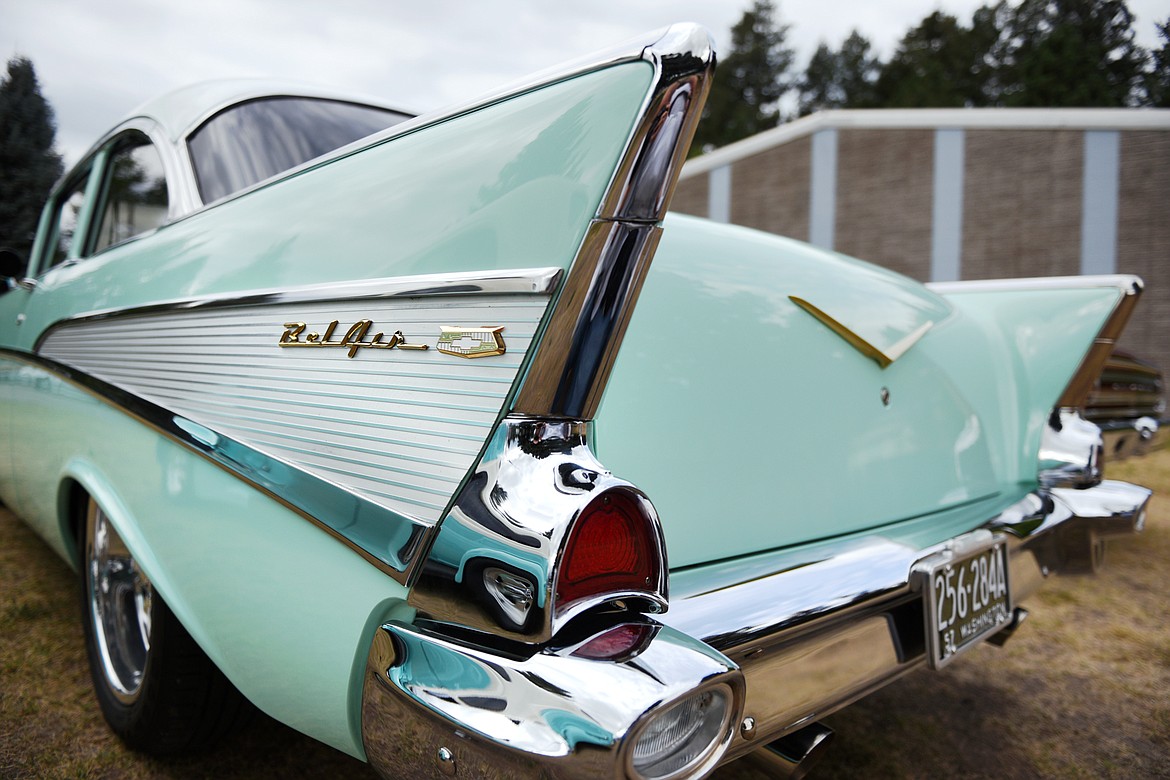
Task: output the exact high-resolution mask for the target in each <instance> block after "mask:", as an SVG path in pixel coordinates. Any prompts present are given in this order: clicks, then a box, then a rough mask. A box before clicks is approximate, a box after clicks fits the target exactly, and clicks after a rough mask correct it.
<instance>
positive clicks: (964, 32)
mask: <svg viewBox="0 0 1170 780" xmlns="http://www.w3.org/2000/svg"><path fill="white" fill-rule="evenodd" d="M1001 7H1002V4H1001ZM996 11H997V9H996V8H989V7H986V6H984V7H983V8H980V9H979V10H977V11H976V12H975V14H974V17H973V19H972V22H971V26H970V27H967V26H966V25H964V24H962V23H961V22H960V21H959V20H958V19H957V18H955V17H954V16H951V15H950V14H947V13H943V12H942V11H935V12H934V13H932V14H930V15H929V16H927V17H926V18H925V19H923V20H922V22H921V23H920V24H919V25H918V26H917V27H914V28H913V29H911V30H910V31H909V32H907V33H906V35H905V37H903V38H902V41H901V42H900V43H899V44H898V48H897V50H896V51H895V52H894V55H893V56H892V57H891V58H890V61H889V62H888V63H886V64H885V66H883V67H882V71H881V75H880V77H879V78H878V83H877V88H876V92H877V102H878V104H879V105H881V106H883V107H887V108H946V107H956V108H959V107H964V106H986V105H990V104H992V103H993V102H994V98H993V96H992V95H991V94H989V93H990V92H991V91H992V87H991V85H992V83H993V75H994V73H995V70H994V67H993V61H992V52H993V49H994V47H995V44H996V41H997V39H998V38H999V28H998V23H997V13H996Z"/></svg>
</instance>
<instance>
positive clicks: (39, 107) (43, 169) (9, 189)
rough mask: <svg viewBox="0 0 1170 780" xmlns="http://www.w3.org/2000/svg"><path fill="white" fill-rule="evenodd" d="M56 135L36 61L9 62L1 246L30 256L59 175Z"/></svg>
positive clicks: (0, 180)
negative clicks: (38, 79) (39, 221)
mask: <svg viewBox="0 0 1170 780" xmlns="http://www.w3.org/2000/svg"><path fill="white" fill-rule="evenodd" d="M56 133H57V126H56V123H55V122H54V120H53V109H52V108H51V107H50V106H49V104H48V102H47V101H46V100H45V99H44V97H43V96H42V95H41V88H40V84H38V83H37V76H36V72H35V71H34V70H33V64H32V62H31V61H29V60H28V59H27V58H25V57H16V58H15V59H12V60H9V61H8V77H7V78H5V79H4V80H2V81H0V247H6V248H9V249H13V250H15V251H16V252H17V253H18V254H20V255H22V256H23V257H26V258H27V257H28V254H29V251H30V250H31V249H32V243H33V238H34V236H35V233H36V229H37V220H38V218H39V217H40V213H41V207H42V206H43V205H44V203H45V199H46V198H48V196H49V190H50V189H52V187H53V184H54V182H56V180H57V179H58V178H59V177H60V176H61V171H62V165H61V156H60V155H59V154H57V152H56V151H55V150H54V148H53V146H54V139H55V136H56Z"/></svg>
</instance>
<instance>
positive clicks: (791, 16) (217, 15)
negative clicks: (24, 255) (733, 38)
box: [0, 0, 1170, 163]
mask: <svg viewBox="0 0 1170 780" xmlns="http://www.w3.org/2000/svg"><path fill="white" fill-rule="evenodd" d="M984 1H985V0H837V2H832V0H780V2H779V3H778V6H779V10H780V14H779V16H780V19H781V21H783V22H784V23H787V24H789V25H791V30H790V33H789V43H790V44H791V45H792V46H794V47H795V49H796V50H797V62H798V66H799V67H800V68H803V67H804V65H805V64H806V63H807V61H808V58H809V56H810V55H811V54H812V52H813V51H814V50H815V49H816V46H817V44H818V43H819V42H821V41H825V42H827V43H829V44H830V45H831V46H834V47H836V46H838V45H839V44H840V42H841V41H842V40H844V38H845V37H846V36H847V35H848V34H849V32H850V30H852V29H853V28H857V29H858V30H860V31H861V33H862V34H863V35H865V36H866V37H868V38H869V39H870V40H871V41H872V42H873V43H874V45H875V47H876V48H877V50H878V52H879V54H880V55H881V56H882V57H883V58H884V57H888V56H889V54H890V53H891V52H892V51H893V49H894V47H895V45H896V44H897V41H898V40H899V39H900V38H901V37H902V35H904V34H905V32H906V31H907V30H908V29H909V28H910V27H911V26H914V25H916V24H917V23H918V22H919V21H921V20H922V19H923V17H925V16H926V15H927V14H929V13H931V12H932V11H934V10H937V9H939V8H941V9H943V10H946V11H947V12H949V13H952V14H954V15H956V16H958V17H959V18H960V19H962V20H963V21H964V22H969V21H970V16H971V12H972V11H973V10H974V9H975V8H977V7H978V6H980V5H982V4H983V2H984ZM749 5H750V0H670V1H667V0H642V1H641V2H639V1H638V0H562V1H561V2H544V3H538V2H535V1H532V2H525V1H524V0H486V1H483V2H474V1H472V0H467V1H466V2H456V0H409V1H406V2H400V1H399V0H331V2H329V3H328V4H326V3H325V2H312V1H311V0H199V2H179V1H178V0H102V1H101V2H93V1H92V0H88V1H87V0H0V55H2V56H3V62H7V61H8V60H9V59H10V58H11V57H13V56H15V55H23V56H26V57H28V58H30V59H31V60H32V61H33V64H34V65H35V66H36V69H37V75H38V77H39V78H40V81H41V86H42V89H43V91H44V94H45V96H46V97H47V98H48V99H49V101H50V102H51V103H52V105H53V108H54V110H55V111H56V113H57V123H58V134H57V144H58V148H59V149H60V150H61V151H62V152H63V153H64V155H65V157H66V160H67V162H68V163H73V162H76V160H77V158H78V157H79V156H80V155H81V154H82V153H83V152H84V151H85V149H86V148H88V147H89V145H90V144H91V143H92V142H93V141H95V140H96V139H97V137H98V136H99V135H101V134H102V133H104V132H105V131H106V130H108V129H109V128H110V127H112V126H113V125H114V124H115V123H117V122H118V121H119V120H121V119H122V118H123V117H124V116H126V115H127V114H128V113H129V112H130V111H132V110H133V109H134V108H135V107H137V106H138V105H139V104H141V103H143V102H145V101H146V100H148V99H150V98H153V97H156V96H158V95H161V94H163V93H164V92H167V91H169V90H171V89H174V88H176V87H180V86H183V85H186V84H191V83H194V82H196V81H203V80H206V79H214V78H230V77H241V76H247V77H254V76H259V77H279V78H282V79H293V80H296V81H302V82H306V83H310V84H315V85H323V86H328V87H335V88H340V89H342V90H346V91H351V92H358V93H364V94H368V95H375V96H378V97H382V98H384V99H386V100H388V101H391V102H393V103H395V104H397V105H400V106H402V107H403V108H404V109H407V110H411V111H415V112H422V111H428V110H431V109H435V108H439V107H442V106H444V105H447V104H450V103H455V102H460V101H463V100H466V99H470V98H473V97H475V96H476V95H478V94H480V93H483V92H486V91H488V90H490V89H492V88H493V87H496V86H498V85H500V84H503V83H506V82H509V81H513V80H515V79H518V78H520V77H522V76H524V75H526V74H527V73H530V72H533V71H536V70H540V69H543V68H546V67H549V66H551V65H555V64H557V63H558V62H560V61H562V60H568V59H572V58H575V57H578V56H580V55H583V54H588V53H589V52H591V51H594V50H597V49H603V48H607V47H609V46H612V45H613V44H616V43H620V42H621V41H624V40H626V39H628V38H631V37H633V36H635V35H638V34H640V33H643V32H646V31H648V30H652V29H656V28H658V27H662V26H665V25H667V24H670V23H672V22H678V21H693V22H698V23H700V24H702V25H704V26H705V27H706V28H707V29H708V31H710V33H711V34H712V36H713V37H714V39H715V44H716V51H719V52H725V51H727V49H728V46H729V40H730V35H729V30H730V28H731V26H732V25H733V24H734V23H735V22H736V21H737V20H738V19H739V17H740V16H741V14H742V13H743V11H744V10H745V9H746V8H747V7H748V6H749ZM1167 5H1168V4H1167V0H1130V2H1129V7H1130V10H1131V11H1133V13H1134V15H1135V16H1136V17H1137V24H1136V30H1137V35H1138V42H1139V43H1140V44H1142V45H1144V46H1147V47H1149V46H1152V45H1154V44H1155V42H1156V41H1157V35H1156V31H1155V28H1154V22H1155V21H1156V20H1159V19H1165V18H1166V16H1167V15H1170V8H1168V7H1167Z"/></svg>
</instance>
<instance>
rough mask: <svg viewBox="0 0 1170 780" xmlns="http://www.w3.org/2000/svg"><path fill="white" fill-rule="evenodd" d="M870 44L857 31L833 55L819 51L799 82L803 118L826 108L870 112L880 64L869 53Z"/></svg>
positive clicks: (830, 52) (820, 47)
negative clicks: (865, 110) (855, 109)
mask: <svg viewBox="0 0 1170 780" xmlns="http://www.w3.org/2000/svg"><path fill="white" fill-rule="evenodd" d="M870 48H871V47H870V43H869V40H868V39H867V38H865V36H863V35H862V34H861V33H859V32H857V31H856V30H854V31H853V32H851V33H850V34H849V37H848V38H846V39H845V42H844V43H842V44H841V49H840V51H833V50H832V49H830V48H829V47H828V46H826V45H825V44H823V43H822V44H821V45H820V46H818V47H817V50H816V53H814V54H813V56H812V59H811V60H809V63H808V68H807V69H806V70H805V72H804V77H803V78H802V79H801V80H800V82H799V85H798V87H797V88H798V89H799V90H800V115H801V116H804V115H805V114H811V113H812V112H813V111H819V110H822V109H827V108H871V107H873V106H874V105H875V102H876V100H877V95H876V92H875V86H876V83H877V77H878V73H879V72H880V69H881V62H880V61H879V60H878V59H877V58H876V57H874V56H873V55H872V54H871V53H870Z"/></svg>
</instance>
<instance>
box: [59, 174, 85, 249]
mask: <svg viewBox="0 0 1170 780" xmlns="http://www.w3.org/2000/svg"><path fill="white" fill-rule="evenodd" d="M88 185H89V173H88V172H86V173H85V174H84V175H83V176H81V177H79V178H78V179H76V180H74V181H73V182H71V183H70V185H69V187H68V188H67V189H66V190H65V191H64V192H62V193H61V197H60V198H59V199H58V200H57V215H56V218H55V220H54V231H53V244H52V247H51V251H52V253H53V254H52V258H51V259H50V261H49V265H50V267H51V266H55V265H59V264H60V263H63V262H64V261H65V258H67V257H68V256H69V250H70V249H71V248H72V247H73V240H74V238H75V237H76V234H77V225H78V220H79V219H80V217H81V209H82V207H83V206H84V205H85V188H86V187H87V186H88Z"/></svg>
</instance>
